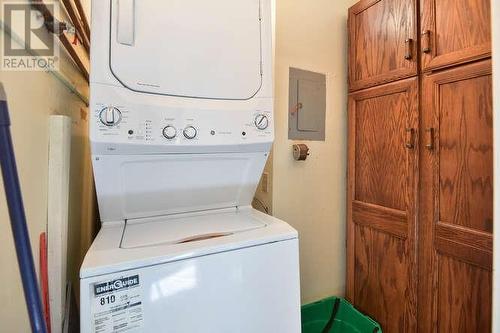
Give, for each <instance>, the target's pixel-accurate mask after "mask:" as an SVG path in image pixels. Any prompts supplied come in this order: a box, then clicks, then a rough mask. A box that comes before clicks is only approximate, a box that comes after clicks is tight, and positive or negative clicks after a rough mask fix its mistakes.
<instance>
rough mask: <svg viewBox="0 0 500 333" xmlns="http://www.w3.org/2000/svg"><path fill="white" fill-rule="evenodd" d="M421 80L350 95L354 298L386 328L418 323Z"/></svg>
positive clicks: (350, 289)
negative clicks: (417, 235) (418, 170)
mask: <svg viewBox="0 0 500 333" xmlns="http://www.w3.org/2000/svg"><path fill="white" fill-rule="evenodd" d="M417 93H418V84H417V79H416V78H412V79H407V80H403V81H398V82H395V83H390V84H387V85H383V86H379V87H376V88H371V89H367V90H363V91H360V92H355V93H352V94H350V95H349V162H350V163H349V171H348V174H349V176H348V178H349V185H348V186H349V187H348V188H349V190H348V197H349V207H348V215H349V220H350V221H352V223H350V224H349V225H348V260H349V265H348V267H349V271H348V277H347V295H348V297H349V298H350V299H351V301H353V302H354V304H355V305H356V306H357V307H358V308H359V309H360V310H361V311H363V312H365V313H367V314H369V315H371V316H373V318H376V319H377V320H378V321H379V322H380V323H381V324H382V326H383V328H384V332H386V331H388V332H413V331H415V328H416V317H415V313H416V292H417V289H416V280H415V279H414V278H413V276H415V275H416V273H417V272H416V266H415V262H416V249H415V231H416V229H415V227H416V225H415V222H416V220H415V214H416V202H417V200H416V199H417V197H416V195H417V183H416V181H417V179H416V176H417V169H418V164H417V160H418V153H417V150H418V149H417V141H418V137H417V134H418V133H417V129H418V96H417Z"/></svg>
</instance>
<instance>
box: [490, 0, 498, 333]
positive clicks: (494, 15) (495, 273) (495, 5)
mask: <svg viewBox="0 0 500 333" xmlns="http://www.w3.org/2000/svg"><path fill="white" fill-rule="evenodd" d="M492 6H493V11H492V15H491V17H492V18H493V20H492V21H493V103H494V104H493V110H494V112H493V121H494V124H493V136H494V155H495V159H494V161H495V167H494V178H495V181H494V184H495V185H494V191H495V195H494V212H495V213H494V241H493V246H494V250H493V252H494V262H493V332H500V116H499V112H500V19H499V18H500V2H499V1H497V0H494V1H492Z"/></svg>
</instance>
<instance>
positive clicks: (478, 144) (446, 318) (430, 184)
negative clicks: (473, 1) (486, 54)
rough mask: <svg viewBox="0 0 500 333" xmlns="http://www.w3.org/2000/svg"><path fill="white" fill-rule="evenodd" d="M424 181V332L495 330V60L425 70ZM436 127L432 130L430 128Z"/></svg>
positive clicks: (421, 257) (421, 298)
mask: <svg viewBox="0 0 500 333" xmlns="http://www.w3.org/2000/svg"><path fill="white" fill-rule="evenodd" d="M422 96H423V97H424V98H423V99H422V100H423V105H422V106H423V107H422V128H423V129H424V132H425V133H426V134H425V135H424V134H423V136H422V145H421V146H422V147H425V148H424V149H422V151H421V160H422V164H421V170H420V171H421V186H420V224H419V229H420V231H419V234H420V238H419V245H420V246H419V248H420V255H419V260H420V266H419V267H420V274H419V288H420V291H419V301H420V302H421V306H420V307H419V318H420V320H419V323H421V325H423V326H422V328H421V331H422V332H489V330H490V327H491V292H492V289H491V269H492V244H493V239H492V236H493V235H492V232H493V146H492V143H493V132H492V121H493V119H492V80H491V62H490V61H489V60H487V61H484V62H480V63H474V64H470V65H467V66H462V67H458V68H455V69H451V70H447V71H442V72H439V73H436V74H432V75H428V76H425V77H424V79H423V95H422ZM431 129H432V130H431Z"/></svg>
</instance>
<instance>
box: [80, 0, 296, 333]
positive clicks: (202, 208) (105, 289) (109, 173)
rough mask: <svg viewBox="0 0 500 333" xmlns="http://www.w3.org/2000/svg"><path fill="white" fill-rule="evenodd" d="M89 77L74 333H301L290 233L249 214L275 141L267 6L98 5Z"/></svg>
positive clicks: (126, 1)
mask: <svg viewBox="0 0 500 333" xmlns="http://www.w3.org/2000/svg"><path fill="white" fill-rule="evenodd" d="M91 65H92V68H91V69H92V70H91V111H92V118H91V123H90V139H91V144H92V159H93V168H94V176H95V182H96V190H97V197H98V202H99V212H100V218H101V222H102V228H101V230H100V231H99V234H98V235H97V238H96V240H95V241H94V243H93V244H92V246H91V248H90V249H89V251H88V253H87V255H86V257H85V260H84V262H83V264H82V267H81V270H80V312H81V331H82V333H89V332H99V333H103V332H175V333H182V332H217V333H218V332H248V333H250V332H252V333H254V332H270V333H271V332H273V333H274V332H287V333H288V332H300V293H299V259H298V238H297V237H298V236H297V232H296V231H295V230H294V229H293V228H291V227H290V226H289V225H288V224H286V223H285V222H283V221H280V220H278V219H275V218H273V217H271V216H268V215H266V214H263V213H260V212H258V211H256V210H254V209H252V208H251V201H252V198H253V195H254V193H255V190H256V187H257V184H258V181H259V178H260V175H261V173H262V170H263V167H264V165H265V162H266V160H267V157H268V154H269V150H270V147H271V144H272V142H273V138H274V131H273V95H272V91H273V87H272V27H271V5H270V0H238V1H234V0H214V1H205V0H165V1H157V0H93V2H92V53H91Z"/></svg>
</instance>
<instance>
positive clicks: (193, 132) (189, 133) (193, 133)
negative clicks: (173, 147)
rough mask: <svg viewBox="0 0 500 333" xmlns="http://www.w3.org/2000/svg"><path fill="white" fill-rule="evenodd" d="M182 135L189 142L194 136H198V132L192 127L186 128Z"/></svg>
mask: <svg viewBox="0 0 500 333" xmlns="http://www.w3.org/2000/svg"><path fill="white" fill-rule="evenodd" d="M183 134H184V137H185V138H186V139H190V140H191V139H194V138H195V137H196V135H197V134H198V131H197V130H196V128H194V127H193V126H188V127H186V128H185V129H184V131H183Z"/></svg>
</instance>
